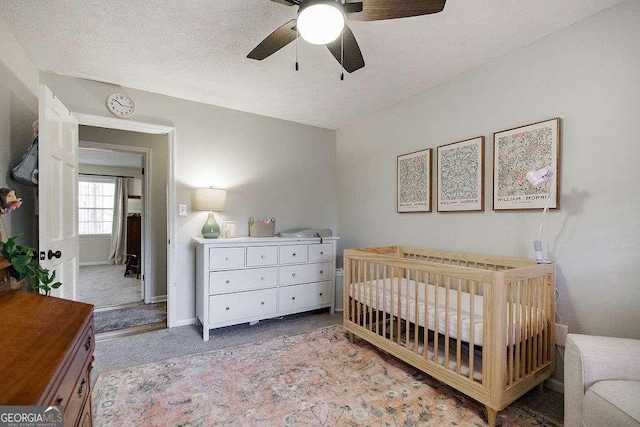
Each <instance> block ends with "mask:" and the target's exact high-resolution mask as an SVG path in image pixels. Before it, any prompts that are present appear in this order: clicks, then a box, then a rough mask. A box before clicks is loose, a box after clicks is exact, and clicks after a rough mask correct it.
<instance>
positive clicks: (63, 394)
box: [48, 320, 95, 416]
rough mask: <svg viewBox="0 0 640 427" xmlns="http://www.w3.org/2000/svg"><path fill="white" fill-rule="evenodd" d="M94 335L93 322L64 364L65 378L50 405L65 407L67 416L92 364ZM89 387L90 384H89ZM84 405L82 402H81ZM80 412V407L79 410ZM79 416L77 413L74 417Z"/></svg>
mask: <svg viewBox="0 0 640 427" xmlns="http://www.w3.org/2000/svg"><path fill="white" fill-rule="evenodd" d="M94 341H95V340H94V333H93V320H92V321H91V322H90V323H89V325H88V327H87V328H85V329H84V330H83V331H82V333H81V337H80V339H79V340H78V341H77V343H78V344H79V345H78V346H76V347H75V350H74V351H75V353H74V354H71V355H69V356H68V358H69V361H68V363H67V362H63V364H64V366H65V367H64V368H63V369H62V371H61V372H63V373H64V377H63V378H62V379H61V381H60V383H59V384H58V387H57V389H56V390H55V391H54V392H53V394H52V395H50V396H51V398H50V399H49V402H48V404H49V405H53V406H57V405H62V406H64V407H65V414H71V413H72V412H71V411H67V408H68V406H69V404H70V403H71V402H72V400H73V398H74V397H75V394H74V389H76V388H77V386H78V384H79V381H80V379H79V378H81V377H84V376H85V374H86V372H85V371H86V370H87V368H88V366H89V364H90V360H89V359H90V358H91V355H92V354H93V350H94V346H95V343H94ZM87 386H88V384H87ZM81 403H82V402H81ZM77 409H78V410H80V407H78V408H77ZM77 415H78V414H77V413H75V415H74V416H77Z"/></svg>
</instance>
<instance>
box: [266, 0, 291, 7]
mask: <svg viewBox="0 0 640 427" xmlns="http://www.w3.org/2000/svg"><path fill="white" fill-rule="evenodd" d="M271 1H272V2H276V3H280V4H284V5H286V6H293V5H294V4H295V3H294V2H293V0H292V1H289V0H271Z"/></svg>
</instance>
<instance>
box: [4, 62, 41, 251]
mask: <svg viewBox="0 0 640 427" xmlns="http://www.w3.org/2000/svg"><path fill="white" fill-rule="evenodd" d="M37 117H38V99H37V97H36V96H35V95H34V94H33V93H32V92H31V91H30V90H29V89H28V88H27V87H26V86H25V85H24V83H23V82H22V81H21V80H20V79H19V78H18V77H17V76H16V75H15V74H14V73H13V72H12V71H11V70H10V69H9V68H8V67H7V66H6V65H5V63H4V62H1V61H0V171H1V172H0V187H5V188H11V189H14V190H15V191H16V195H17V196H18V197H21V198H22V202H23V204H22V206H21V207H20V208H19V209H17V210H14V211H12V212H9V213H7V214H4V215H0V217H1V218H0V221H2V222H4V228H0V229H2V234H3V239H4V240H6V239H7V238H8V237H11V236H14V235H16V234H19V233H24V236H22V237H21V238H20V239H19V240H18V243H20V244H23V245H29V246H34V247H37V240H38V239H37V227H36V223H35V220H34V217H35V203H36V197H35V196H36V192H35V187H31V186H28V185H23V184H20V183H18V182H17V181H15V180H13V178H12V177H11V173H10V169H11V168H12V167H13V166H15V165H16V164H18V163H19V162H20V159H22V156H23V155H24V154H25V153H26V151H27V149H28V148H29V147H30V146H31V143H32V142H33V137H34V135H33V130H32V124H33V122H34V121H35V120H37Z"/></svg>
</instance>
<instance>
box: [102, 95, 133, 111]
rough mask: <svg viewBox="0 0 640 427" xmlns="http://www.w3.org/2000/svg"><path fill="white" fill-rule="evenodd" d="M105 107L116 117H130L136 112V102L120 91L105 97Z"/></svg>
mask: <svg viewBox="0 0 640 427" xmlns="http://www.w3.org/2000/svg"><path fill="white" fill-rule="evenodd" d="M107 107H108V108H109V111H111V112H112V113H113V114H114V115H116V116H118V117H131V116H133V113H135V112H136V104H135V102H133V99H131V98H129V97H128V96H127V95H123V94H121V93H114V94H111V95H109V97H108V98H107Z"/></svg>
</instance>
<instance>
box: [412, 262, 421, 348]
mask: <svg viewBox="0 0 640 427" xmlns="http://www.w3.org/2000/svg"><path fill="white" fill-rule="evenodd" d="M413 280H414V288H415V297H414V299H413V304H414V306H415V309H414V316H413V319H414V323H413V329H414V333H413V341H414V343H415V344H414V347H415V353H416V354H418V334H419V333H420V328H419V325H420V320H419V319H418V316H419V314H418V309H419V308H420V307H419V301H420V299H419V298H418V296H419V295H420V286H419V283H420V282H421V281H420V277H419V272H418V270H414V271H413Z"/></svg>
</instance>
